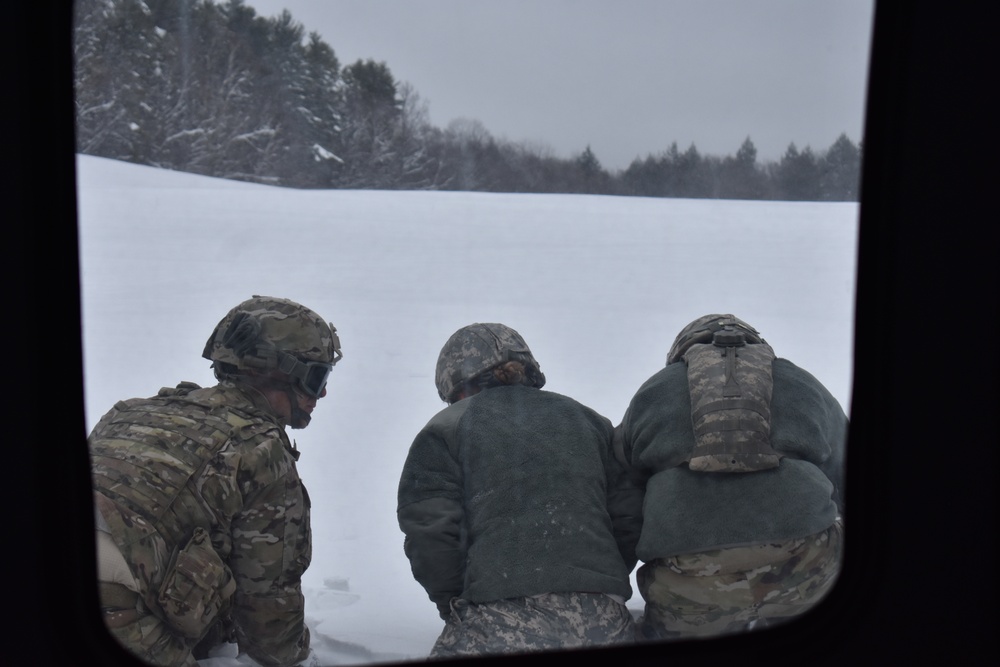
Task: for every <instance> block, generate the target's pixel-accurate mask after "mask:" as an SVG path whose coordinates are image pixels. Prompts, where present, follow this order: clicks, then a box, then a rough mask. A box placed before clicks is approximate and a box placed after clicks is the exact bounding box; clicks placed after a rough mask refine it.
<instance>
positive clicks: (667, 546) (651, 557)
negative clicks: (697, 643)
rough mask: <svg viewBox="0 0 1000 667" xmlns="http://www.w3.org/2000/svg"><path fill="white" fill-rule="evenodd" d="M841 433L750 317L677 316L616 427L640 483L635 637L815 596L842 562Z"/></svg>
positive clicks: (787, 611) (796, 610)
mask: <svg viewBox="0 0 1000 667" xmlns="http://www.w3.org/2000/svg"><path fill="white" fill-rule="evenodd" d="M846 436H847V417H846V415H845V414H844V411H843V409H842V408H841V407H840V405H839V404H838V403H837V401H836V399H834V398H833V396H832V395H830V392H829V391H827V389H826V388H825V387H824V386H823V385H822V384H820V382H819V381H818V380H817V379H816V378H814V377H813V376H812V375H810V374H809V373H808V372H806V371H804V370H803V369H801V368H799V367H798V366H796V365H795V364H793V363H791V362H790V361H788V360H787V359H781V358H777V357H775V355H774V351H773V350H772V349H771V347H770V345H768V344H767V342H766V341H765V340H764V339H763V338H762V337H761V336H760V334H759V333H758V332H757V330H756V329H754V328H753V327H752V326H750V325H749V324H747V323H746V322H744V321H743V320H740V319H739V318H736V317H734V316H733V315H730V314H710V315H705V316H703V317H700V318H698V319H696V320H694V321H693V322H691V323H690V324H688V325H687V326H686V327H684V328H683V329H682V330H681V331H680V333H679V334H678V335H677V337H676V339H675V340H674V343H673V345H672V346H671V347H670V350H669V352H668V353H667V364H666V367H665V368H664V369H662V370H661V371H659V372H658V373H656V374H655V375H653V376H652V377H651V378H650V379H649V380H647V381H646V382H645V383H644V384H643V385H642V386H641V387H640V388H639V390H638V391H637V392H636V394H635V396H634V397H633V398H632V401H631V403H630V404H629V407H628V409H627V411H626V412H625V415H624V417H623V419H622V422H621V424H620V425H619V426H618V427H617V428H616V429H615V452H616V456H618V457H619V458H620V460H621V461H622V463H623V464H624V465H625V466H626V467H627V468H629V469H630V470H631V472H632V474H633V475H634V476H635V478H636V479H637V480H639V481H640V482H641V483H643V484H644V485H645V488H646V491H645V498H644V504H643V508H644V510H643V525H642V532H641V535H640V538H639V542H638V545H637V547H636V553H637V556H638V558H639V559H640V560H641V561H643V565H641V566H640V568H639V570H638V571H637V572H636V582H637V584H638V586H639V592H640V594H641V595H642V597H643V599H644V600H645V603H646V605H645V611H644V614H643V616H642V618H641V619H640V621H639V624H638V627H639V634H640V636H641V637H643V638H646V639H684V638H690V637H705V636H713V635H719V634H726V633H734V632H743V631H745V630H748V629H752V628H755V627H761V626H765V625H771V624H774V623H777V622H781V621H783V620H786V619H788V618H792V617H794V616H797V615H798V614H801V613H803V612H804V611H806V610H808V609H809V608H811V607H812V606H813V605H814V604H815V603H816V602H817V601H818V600H820V599H821V598H822V597H823V596H824V595H825V594H826V593H827V591H829V589H830V588H831V587H832V585H833V583H834V581H835V580H836V576H837V573H838V572H839V567H840V555H841V538H842V533H843V525H842V520H841V518H840V517H841V513H842V511H843V506H844V504H843V496H842V492H843V479H844V469H843V465H844V446H845V442H846Z"/></svg>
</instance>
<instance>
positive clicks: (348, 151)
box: [340, 59, 402, 189]
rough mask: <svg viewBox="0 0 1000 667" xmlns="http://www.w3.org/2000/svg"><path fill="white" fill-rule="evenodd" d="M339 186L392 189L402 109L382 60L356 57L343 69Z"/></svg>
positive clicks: (395, 171)
mask: <svg viewBox="0 0 1000 667" xmlns="http://www.w3.org/2000/svg"><path fill="white" fill-rule="evenodd" d="M343 78H344V108H345V117H344V123H343V134H342V136H343V145H344V149H343V155H342V156H341V157H342V158H343V159H344V163H345V169H344V175H343V178H342V180H341V183H340V185H341V187H348V188H375V189H385V188H392V187H394V186H395V184H396V178H395V176H396V175H397V173H398V171H397V170H396V169H395V168H394V167H393V165H392V162H393V160H394V159H395V158H396V155H395V152H394V149H395V148H396V146H395V135H396V132H397V130H398V128H399V126H398V121H399V117H400V113H401V109H402V104H401V101H400V100H399V99H398V98H397V96H396V92H397V90H396V80H395V78H394V77H393V75H392V72H391V71H390V70H389V67H388V66H387V65H386V64H385V63H384V62H375V61H374V60H370V59H369V60H367V61H363V60H358V61H357V62H355V63H354V64H352V65H349V66H348V67H346V68H344V72H343Z"/></svg>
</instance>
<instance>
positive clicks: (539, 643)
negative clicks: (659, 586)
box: [430, 593, 635, 658]
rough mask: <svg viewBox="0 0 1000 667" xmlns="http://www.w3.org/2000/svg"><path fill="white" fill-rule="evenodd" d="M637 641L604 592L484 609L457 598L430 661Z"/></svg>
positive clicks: (621, 610) (619, 606) (628, 619)
mask: <svg viewBox="0 0 1000 667" xmlns="http://www.w3.org/2000/svg"><path fill="white" fill-rule="evenodd" d="M634 637H635V626H634V621H633V619H632V614H631V613H630V612H629V610H628V609H627V608H626V607H625V605H624V603H622V602H619V601H618V600H616V599H615V598H613V597H611V596H609V595H604V594H601V593H545V594H542V595H532V596H529V597H523V598H513V599H509V600H497V601H494V602H486V603H481V604H475V603H472V602H469V601H468V600H462V599H459V598H455V599H454V600H452V603H451V615H450V616H449V618H448V619H447V624H446V625H445V628H444V631H443V632H442V633H441V636H440V637H438V640H437V642H436V643H435V644H434V648H433V649H432V650H431V654H430V657H431V658H450V657H456V656H476V655H491V654H501V653H524V652H528V651H544V650H555V649H567V648H583V647H588V646H602V645H611V644H629V643H632V642H633V641H634Z"/></svg>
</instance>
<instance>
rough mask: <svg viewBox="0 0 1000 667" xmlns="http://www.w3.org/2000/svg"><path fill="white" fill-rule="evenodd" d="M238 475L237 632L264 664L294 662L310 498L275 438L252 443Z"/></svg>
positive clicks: (300, 643)
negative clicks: (240, 480)
mask: <svg viewBox="0 0 1000 667" xmlns="http://www.w3.org/2000/svg"><path fill="white" fill-rule="evenodd" d="M242 475H243V476H244V479H243V483H242V484H241V487H242V489H243V491H244V492H245V500H244V506H243V508H242V510H241V511H240V512H239V514H237V516H236V517H234V520H233V523H232V531H231V534H232V552H231V556H230V564H231V567H232V570H233V575H234V576H235V579H236V585H237V589H236V595H235V599H234V605H233V620H234V623H235V629H236V637H237V640H238V642H239V646H240V650H241V651H245V652H246V653H247V654H248V655H249V656H250V657H251V658H253V659H254V660H256V661H257V662H259V663H260V664H261V665H264V666H265V667H272V666H277V665H294V664H297V663H299V662H301V661H302V660H304V659H305V658H306V657H307V656H308V653H309V630H308V628H306V625H305V601H304V598H303V595H302V586H301V578H302V574H303V572H305V569H306V568H307V567H308V566H309V560H310V558H311V556H312V547H311V535H310V526H309V500H308V495H306V492H305V488H304V487H303V486H302V482H301V480H300V479H299V476H298V473H297V472H296V471H295V467H294V461H293V460H292V459H291V457H290V456H288V455H287V453H286V452H285V451H284V445H283V443H282V442H281V441H279V440H274V441H270V442H268V443H264V444H258V445H257V446H256V447H254V448H253V450H252V454H250V455H248V456H247V457H246V459H245V460H244V466H243V470H242ZM261 480H263V481H264V483H263V484H261V485H257V484H255V482H260V481H261Z"/></svg>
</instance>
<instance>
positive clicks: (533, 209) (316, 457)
mask: <svg viewBox="0 0 1000 667" xmlns="http://www.w3.org/2000/svg"><path fill="white" fill-rule="evenodd" d="M77 164H78V180H79V211H80V253H81V267H82V268H81V271H82V303H83V343H84V371H85V399H86V414H87V423H88V428H89V427H92V426H93V425H94V423H96V421H97V420H98V419H99V418H100V416H101V415H102V414H103V413H104V412H105V411H106V410H107V409H108V408H110V407H111V405H112V404H113V403H114V402H115V401H117V400H119V399H122V398H129V397H133V396H149V395H152V394H154V393H156V391H157V389H159V388H160V387H161V386H166V385H170V386H172V385H174V384H176V383H177V382H179V381H181V380H191V381H194V382H197V383H199V384H201V385H210V384H212V383H213V382H214V379H213V377H212V373H211V370H210V369H209V362H208V361H206V360H204V359H202V358H201V351H202V348H203V347H204V345H205V341H206V339H207V338H208V336H209V334H210V333H211V332H212V330H213V328H214V327H215V325H216V323H217V322H218V321H219V319H221V318H222V316H223V315H224V314H225V313H226V312H227V311H228V310H229V309H230V308H231V307H232V306H234V305H236V304H237V303H239V302H240V301H243V300H244V299H247V298H249V297H250V296H251V295H252V294H262V295H269V296H280V297H287V298H291V299H294V300H296V301H299V302H301V303H303V304H305V305H307V306H309V307H310V308H312V309H314V310H315V311H317V312H318V313H319V314H320V315H322V316H323V317H324V318H326V319H328V320H331V321H332V322H333V323H334V324H335V325H336V327H337V329H338V331H339V333H340V337H341V342H342V344H343V349H344V359H343V361H341V362H340V363H339V364H338V365H337V367H336V368H335V369H334V372H333V374H332V375H331V381H330V385H329V395H328V396H327V397H326V398H325V399H324V400H322V401H320V403H319V406H318V407H317V409H316V412H315V413H314V419H313V422H312V425H311V426H310V427H309V428H308V429H306V430H304V431H294V432H292V435H293V437H294V438H295V440H296V441H297V444H298V448H299V449H300V450H301V452H302V456H301V459H300V461H299V471H300V473H301V475H302V478H303V480H304V481H305V484H306V486H307V487H308V488H309V494H310V496H311V498H312V504H313V514H312V522H313V524H312V525H313V540H314V543H313V563H312V566H311V568H310V569H309V571H308V572H307V573H306V575H305V579H304V587H305V594H306V599H307V608H306V619H307V623H308V624H309V626H310V629H311V631H312V637H313V648H314V655H313V659H314V664H320V665H330V664H355V663H370V662H391V661H398V660H403V659H422V658H423V657H425V656H426V654H427V653H428V651H429V650H430V648H431V646H432V644H433V643H434V640H435V639H436V637H437V634H438V632H439V631H440V629H441V624H442V621H441V620H440V619H439V618H438V615H437V611H436V609H435V607H434V605H433V604H432V603H431V602H429V601H428V600H427V598H426V595H425V594H424V591H423V589H422V588H420V586H419V585H418V584H416V583H415V582H414V581H413V579H412V577H411V576H410V572H409V564H408V562H407V560H406V557H405V556H404V555H403V550H402V541H403V538H402V533H400V532H399V528H398V526H397V524H396V518H395V506H396V485H397V482H398V476H399V472H400V470H401V468H402V464H403V460H404V458H405V456H406V452H407V448H408V446H409V444H410V442H411V440H412V438H413V436H414V435H416V433H417V431H418V430H419V429H420V428H421V427H422V426H423V425H424V423H426V421H427V420H428V419H430V417H431V416H432V415H434V413H435V412H437V411H438V410H439V409H441V408H443V407H444V404H443V403H441V402H440V400H439V399H438V397H437V392H436V390H435V388H434V364H435V362H436V360H437V354H438V351H439V350H440V349H441V346H442V345H443V344H444V342H445V340H447V338H448V336H450V335H451V334H452V333H453V332H454V331H455V330H456V329H458V328H459V327H461V326H463V325H466V324H470V323H472V322H503V323H505V324H508V325H509V326H512V327H513V328H515V329H517V330H518V331H519V332H520V333H521V334H522V335H523V336H524V338H525V339H526V340H527V342H528V344H529V346H530V347H531V349H532V351H533V352H534V354H535V357H536V358H537V359H538V361H539V362H540V364H541V367H542V370H543V371H544V372H545V375H546V378H547V380H548V382H547V384H546V387H545V389H546V390H551V391H555V392H559V393H562V394H566V395H569V396H572V397H574V398H576V399H577V400H579V401H581V402H583V403H585V404H587V405H589V406H590V407H592V408H594V409H595V410H597V411H598V412H601V413H602V414H604V415H605V416H607V417H608V418H609V419H610V420H611V421H612V422H613V423H615V424H617V423H618V421H619V420H620V418H621V416H622V414H623V413H624V411H625V408H626V406H627V405H628V402H629V399H630V398H631V396H632V394H633V393H634V392H635V390H636V389H637V388H638V387H639V385H640V384H641V383H642V382H643V381H644V380H645V379H646V378H647V377H649V376H650V375H652V374H653V373H654V372H655V371H657V370H658V369H659V368H661V367H662V366H663V363H664V359H665V357H666V352H667V349H668V348H669V346H670V343H671V342H672V341H673V338H674V336H675V335H676V333H677V332H678V331H679V330H680V328H681V327H683V326H684V325H685V324H687V323H688V322H689V321H691V320H693V319H694V318H696V317H698V316H700V315H704V314H707V313H710V312H720V313H723V312H731V313H734V314H735V315H737V316H738V317H740V318H742V319H744V320H746V321H748V322H749V323H750V324H752V325H754V326H755V327H756V328H757V329H758V330H759V331H760V332H761V334H762V335H763V336H764V338H766V339H767V341H768V342H769V343H770V344H771V345H772V346H773V347H774V350H775V352H776V353H777V354H778V356H781V357H787V358H789V359H791V360H793V361H794V362H796V363H797V364H799V365H800V366H802V367H803V368H806V369H807V370H809V371H810V372H811V373H812V374H813V375H815V376H816V377H817V378H819V379H820V380H821V381H822V382H823V383H824V384H825V385H826V386H827V387H828V388H829V389H830V391H831V392H832V393H833V395H834V396H835V397H837V399H838V400H839V401H840V402H841V404H842V405H843V406H844V408H845V410H848V411H849V409H850V387H851V354H852V327H853V322H852V320H853V306H854V285H855V260H856V257H855V255H856V252H855V251H856V240H857V217H858V206H857V204H853V203H808V202H750V201H723V200H685V199H649V198H625V197H605V196H590V195H508V194H486V193H464V192H463V193H459V192H454V193H452V192H376V191H298V190H287V189H281V188H274V187H268V186H261V185H253V184H247V183H238V182H232V181H225V180H220V179H212V178H206V177H201V176H194V175H191V174H183V173H178V172H170V171H163V170H158V169H154V168H151V167H143V166H137V165H131V164H126V163H122V162H116V161H112V160H106V159H102V158H94V157H88V156H80V157H79V158H78V163H77ZM629 604H630V606H632V607H633V608H635V609H640V608H641V606H642V605H641V600H639V599H638V595H636V596H635V597H634V598H633V600H632V601H630V603H629ZM247 664H251V663H249V662H248V660H247V659H246V658H245V657H236V656H235V651H230V652H229V653H227V654H225V655H220V656H218V657H213V658H210V659H207V660H203V661H202V665H203V666H204V667H239V666H245V665H247Z"/></svg>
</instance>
